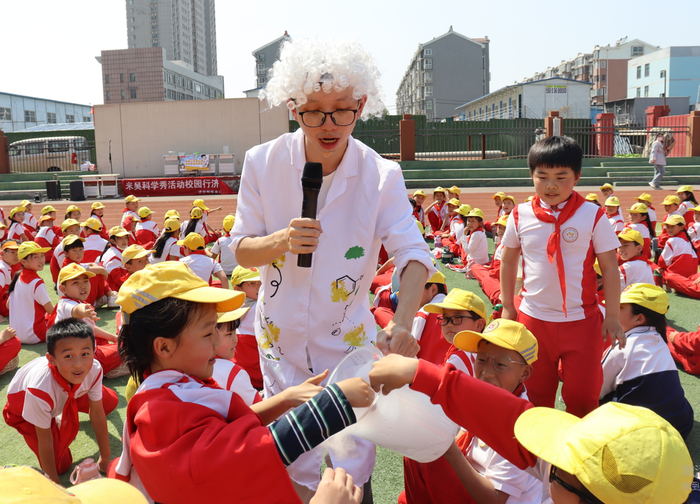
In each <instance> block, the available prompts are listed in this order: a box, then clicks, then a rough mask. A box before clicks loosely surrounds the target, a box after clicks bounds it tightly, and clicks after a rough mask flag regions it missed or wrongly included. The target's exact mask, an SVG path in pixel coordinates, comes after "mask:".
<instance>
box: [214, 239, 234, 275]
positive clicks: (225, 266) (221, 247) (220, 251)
mask: <svg viewBox="0 0 700 504" xmlns="http://www.w3.org/2000/svg"><path fill="white" fill-rule="evenodd" d="M232 241H233V238H231V235H230V234H229V233H226V234H225V235H224V236H222V237H221V238H219V239H218V240H216V243H214V246H213V247H212V248H211V253H212V254H214V255H218V256H219V258H218V259H217V261H218V262H219V264H221V269H222V270H224V273H226V276H230V275H231V272H233V270H234V269H235V268H236V266H238V261H236V254H234V253H233V251H232V250H231V249H230V245H231V242H232Z"/></svg>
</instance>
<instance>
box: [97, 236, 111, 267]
mask: <svg viewBox="0 0 700 504" xmlns="http://www.w3.org/2000/svg"><path fill="white" fill-rule="evenodd" d="M111 247H112V236H110V237H109V240H107V245H105V249H104V250H103V251H102V253H101V254H100V260H99V262H100V263H102V258H103V257H104V256H105V254H106V253H107V251H108V250H109V249H110V248H111Z"/></svg>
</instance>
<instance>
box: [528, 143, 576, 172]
mask: <svg viewBox="0 0 700 504" xmlns="http://www.w3.org/2000/svg"><path fill="white" fill-rule="evenodd" d="M582 163H583V150H582V149H581V146H580V145H579V144H578V142H577V141H576V140H574V139H573V138H570V137H567V136H553V137H548V138H543V139H542V140H540V141H539V142H536V143H535V145H533V146H532V147H531V148H530V152H529V154H528V155H527V166H528V167H529V168H530V174H532V173H533V172H534V171H535V168H538V167H539V168H555V167H561V168H571V169H572V170H573V172H574V174H576V175H579V174H580V173H581V164H582Z"/></svg>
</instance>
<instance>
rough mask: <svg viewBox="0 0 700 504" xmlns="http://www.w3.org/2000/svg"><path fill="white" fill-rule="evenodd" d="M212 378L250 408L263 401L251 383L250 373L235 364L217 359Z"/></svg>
mask: <svg viewBox="0 0 700 504" xmlns="http://www.w3.org/2000/svg"><path fill="white" fill-rule="evenodd" d="M212 378H214V380H216V383H218V384H219V387H221V388H222V389H226V390H230V391H231V392H235V393H236V394H238V395H239V396H241V399H243V402H244V403H246V404H247V405H248V406H252V405H253V404H255V403H256V402H260V400H261V397H260V395H259V394H258V391H257V390H255V388H254V387H253V385H252V384H251V383H250V376H249V375H248V373H247V372H246V371H245V369H243V368H242V367H241V366H239V365H238V364H236V363H235V362H232V361H230V360H228V359H219V358H217V359H216V360H215V361H214V373H213V374H212Z"/></svg>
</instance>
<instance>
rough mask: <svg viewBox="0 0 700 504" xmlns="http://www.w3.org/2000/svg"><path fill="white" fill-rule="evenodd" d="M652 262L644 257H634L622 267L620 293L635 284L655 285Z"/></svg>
mask: <svg viewBox="0 0 700 504" xmlns="http://www.w3.org/2000/svg"><path fill="white" fill-rule="evenodd" d="M651 264H652V263H651V262H650V261H649V260H648V259H646V258H645V257H643V256H637V257H633V258H632V259H630V260H629V261H625V262H623V263H622V264H621V265H620V291H621V292H622V291H623V290H625V287H627V286H628V285H632V284H635V283H646V284H651V285H654V283H655V282H654V269H653V268H652V266H651Z"/></svg>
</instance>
